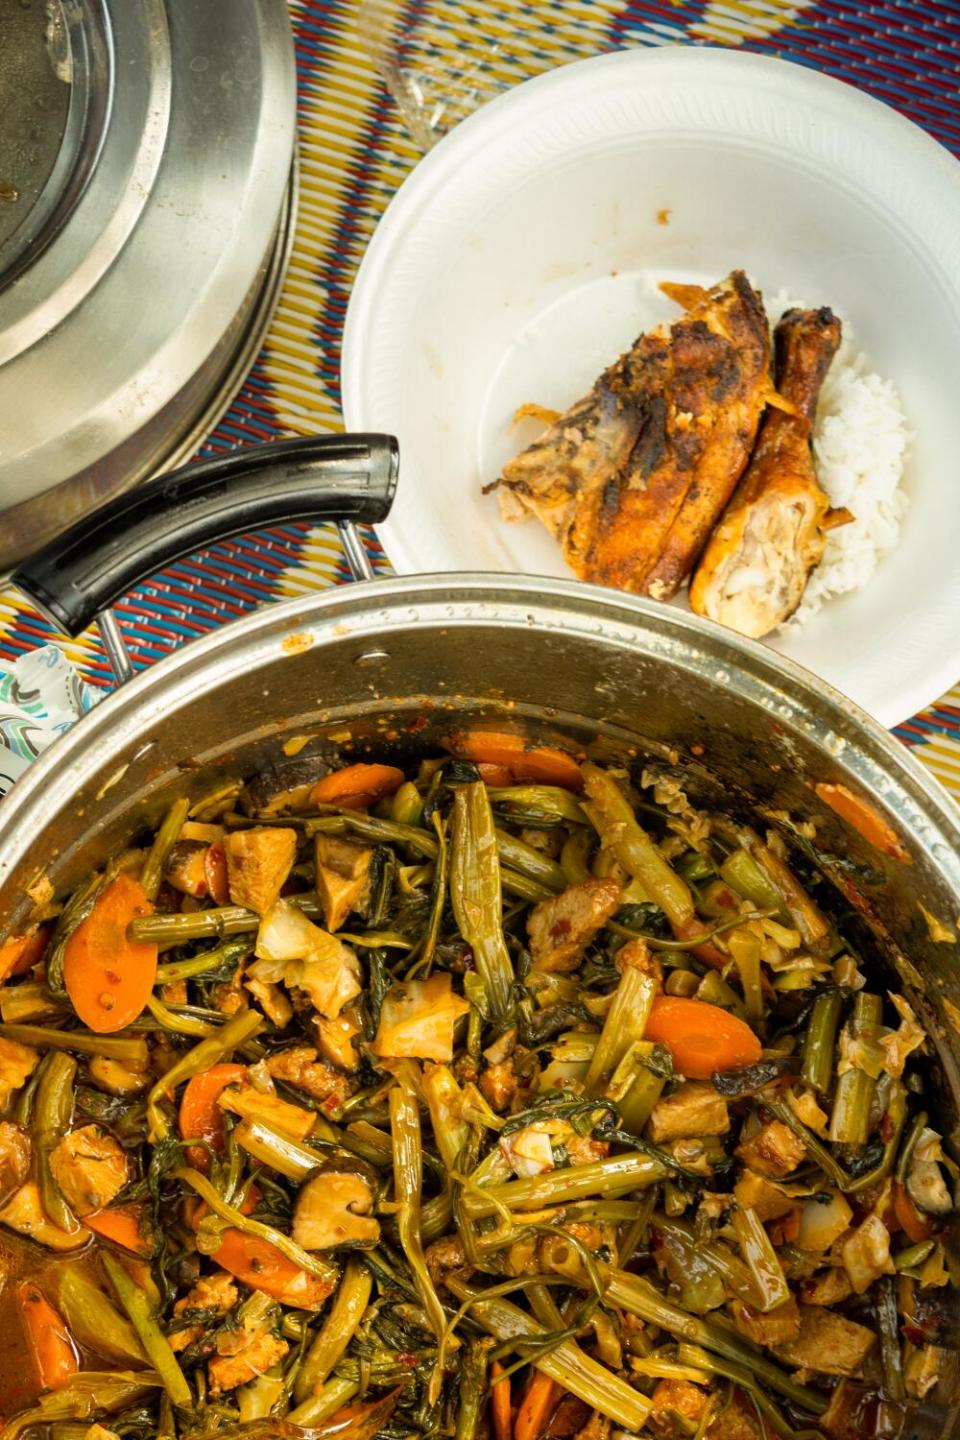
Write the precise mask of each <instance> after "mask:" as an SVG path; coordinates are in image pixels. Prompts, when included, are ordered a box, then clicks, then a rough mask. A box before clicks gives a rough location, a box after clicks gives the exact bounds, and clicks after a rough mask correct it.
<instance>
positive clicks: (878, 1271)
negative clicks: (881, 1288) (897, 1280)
mask: <svg viewBox="0 0 960 1440" xmlns="http://www.w3.org/2000/svg"><path fill="white" fill-rule="evenodd" d="M842 1255H843V1268H844V1269H845V1270H846V1272H847V1274H848V1275H849V1277H850V1284H851V1285H852V1286H853V1288H854V1290H856V1292H857V1294H858V1295H862V1294H863V1292H864V1290H867V1289H869V1287H870V1286H871V1285H872V1284H873V1282H874V1280H879V1278H880V1276H881V1275H894V1274H895V1273H896V1266H895V1265H894V1263H893V1260H892V1259H891V1258H890V1231H889V1230H888V1229H887V1227H886V1225H884V1223H883V1221H882V1220H881V1219H880V1216H879V1215H875V1214H871V1215H868V1216H867V1218H866V1220H864V1222H863V1224H862V1225H858V1226H857V1228H856V1230H854V1232H853V1234H852V1235H851V1236H850V1238H849V1240H847V1241H846V1243H845V1244H844V1246H843V1251H842Z"/></svg>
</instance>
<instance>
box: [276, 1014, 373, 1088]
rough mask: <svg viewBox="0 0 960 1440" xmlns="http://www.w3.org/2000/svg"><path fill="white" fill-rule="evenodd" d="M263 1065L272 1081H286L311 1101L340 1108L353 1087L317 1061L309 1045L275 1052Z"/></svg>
mask: <svg viewBox="0 0 960 1440" xmlns="http://www.w3.org/2000/svg"><path fill="white" fill-rule="evenodd" d="M327 1023H328V1024H329V1023H333V1022H329V1021H328V1022H327ZM266 1064H267V1070H268V1071H269V1073H270V1074H271V1075H272V1076H273V1078H274V1079H275V1080H286V1082H287V1084H288V1085H294V1086H296V1088H297V1089H298V1090H303V1091H304V1093H305V1094H307V1095H309V1096H310V1097H311V1099H313V1100H320V1101H321V1102H324V1101H331V1102H332V1103H333V1104H334V1105H337V1104H340V1105H342V1104H344V1103H345V1101H347V1100H349V1098H350V1096H351V1095H352V1094H353V1089H354V1087H353V1085H352V1084H351V1083H350V1081H349V1080H348V1079H347V1077H346V1076H345V1075H341V1074H339V1073H338V1072H337V1071H336V1070H331V1068H330V1066H329V1065H324V1063H323V1061H322V1060H318V1059H317V1052H316V1050H314V1049H312V1048H311V1047H310V1046H309V1045H295V1046H293V1047H292V1048H291V1049H289V1050H278V1051H277V1052H276V1053H275V1054H274V1055H271V1056H270V1057H269V1058H268V1060H267V1062H266Z"/></svg>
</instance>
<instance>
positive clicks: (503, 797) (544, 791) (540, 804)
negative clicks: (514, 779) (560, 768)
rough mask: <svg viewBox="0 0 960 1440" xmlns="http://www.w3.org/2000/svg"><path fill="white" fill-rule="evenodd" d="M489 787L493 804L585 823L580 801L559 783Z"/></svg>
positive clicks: (580, 823) (571, 821)
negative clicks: (516, 807)
mask: <svg viewBox="0 0 960 1440" xmlns="http://www.w3.org/2000/svg"><path fill="white" fill-rule="evenodd" d="M489 788H490V799H491V801H492V802H493V804H494V805H506V806H513V805H516V806H518V807H519V808H520V809H521V810H539V811H541V812H542V813H543V814H545V815H549V816H551V817H552V818H554V819H556V820H567V821H569V822H570V824H571V825H586V823H587V817H586V815H584V813H583V807H582V806H581V805H580V802H579V801H578V800H577V799H576V797H575V796H573V795H571V794H570V791H569V790H562V789H561V788H560V786H559V785H505V786H502V787H501V786H496V785H491V786H490V787H489Z"/></svg>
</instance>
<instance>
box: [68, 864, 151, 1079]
mask: <svg viewBox="0 0 960 1440" xmlns="http://www.w3.org/2000/svg"><path fill="white" fill-rule="evenodd" d="M152 913H153V904H152V902H151V901H150V899H149V898H148V896H147V894H146V892H145V891H144V889H143V887H142V886H141V885H140V884H139V883H138V881H136V880H134V879H133V877H132V876H131V875H128V874H127V873H126V872H125V871H123V870H121V871H120V873H119V874H118V875H116V876H114V878H113V879H112V880H111V881H110V882H109V883H108V884H107V885H106V886H104V888H103V890H101V892H100V894H99V895H98V896H97V899H96V902H95V904H94V906H93V909H92V910H91V911H90V914H89V915H88V916H87V917H86V919H85V920H81V922H80V924H79V925H78V926H77V928H76V930H74V932H73V934H72V935H71V936H70V938H69V940H68V941H67V943H66V948H65V949H64V952H63V983H64V985H65V986H66V988H67V994H68V995H69V997H70V1003H71V1004H72V1006H73V1008H74V1010H75V1011H76V1013H77V1015H78V1016H79V1018H80V1019H81V1020H82V1021H83V1023H84V1025H88V1026H89V1027H90V1029H91V1030H95V1031H97V1032H98V1033H100V1034H109V1033H111V1032H112V1031H114V1030H123V1029H124V1027H125V1026H127V1025H129V1024H130V1022H131V1020H136V1018H137V1016H138V1015H139V1014H140V1013H141V1011H142V1010H143V1007H144V1006H145V1005H146V1003H147V997H148V996H149V994H150V991H151V990H152V989H153V984H154V980H155V978H156V973H157V947H156V946H155V945H152V944H149V943H144V942H141V941H138V940H130V939H128V937H127V927H128V926H129V925H130V923H131V922H132V921H133V920H136V919H137V918H138V917H139V916H143V915H151V914H152ZM94 1053H100V1054H106V1053H107V1052H106V1051H103V1050H101V1051H100V1052H94Z"/></svg>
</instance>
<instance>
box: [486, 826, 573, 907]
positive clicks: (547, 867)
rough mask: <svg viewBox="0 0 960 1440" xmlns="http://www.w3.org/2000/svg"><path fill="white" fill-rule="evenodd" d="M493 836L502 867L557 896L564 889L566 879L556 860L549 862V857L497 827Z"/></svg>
mask: <svg viewBox="0 0 960 1440" xmlns="http://www.w3.org/2000/svg"><path fill="white" fill-rule="evenodd" d="M494 834H495V835H496V837H497V854H498V855H499V856H500V859H501V860H502V861H503V863H504V865H508V866H509V867H510V868H511V869H512V870H517V871H519V873H520V874H521V875H526V876H527V878H528V879H529V880H536V881H537V882H538V883H539V884H540V885H545V886H546V888H547V889H548V890H552V891H553V892H554V894H558V893H559V892H560V891H561V890H563V889H565V888H566V884H567V877H566V875H564V873H563V869H562V867H561V866H559V865H558V864H557V862H556V860H551V859H550V857H549V855H544V853H543V852H542V850H535V849H534V848H533V846H532V845H527V844H525V843H524V841H523V840H518V839H517V837H516V836H515V835H510V834H509V833H508V832H507V831H506V830H501V829H500V827H499V825H498V826H497V827H496V828H495V830H494Z"/></svg>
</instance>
